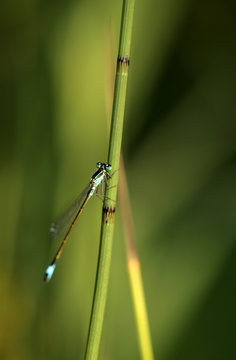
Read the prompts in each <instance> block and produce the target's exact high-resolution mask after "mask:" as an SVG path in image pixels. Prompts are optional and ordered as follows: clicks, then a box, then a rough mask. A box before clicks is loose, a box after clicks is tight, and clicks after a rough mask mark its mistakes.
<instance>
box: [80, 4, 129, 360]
mask: <svg viewBox="0 0 236 360" xmlns="http://www.w3.org/2000/svg"><path fill="white" fill-rule="evenodd" d="M134 3H135V0H124V1H123V9H122V19H121V31H120V44H119V52H118V60H117V69H116V79H115V89H114V100H113V108H112V120H111V129H110V142H109V151H108V162H109V163H110V164H111V165H112V167H113V170H115V173H114V175H113V176H112V179H111V180H110V181H109V188H106V192H105V200H104V206H103V214H102V225H101V236H100V248H99V256H98V265H97V275H96V281H95V289H94V297H93V305H92V312H91V318H90V325H89V333H88V340H87V346H86V353H85V359H86V360H90V359H93V360H94V359H97V358H98V351H99V345H100V339H101V333H102V326H103V319H104V312H105V305H106V298H107V289H108V281H109V273H110V264H111V254H112V242H113V232H114V217H115V205H116V198H117V184H118V172H119V171H118V169H119V163H120V152H121V143H122V133H123V122H124V111H125V100H126V89H127V79H128V69H129V64H130V59H129V58H130V45H131V34H132V24H133V14H134Z"/></svg>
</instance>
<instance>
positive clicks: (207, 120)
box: [0, 0, 236, 360]
mask: <svg viewBox="0 0 236 360" xmlns="http://www.w3.org/2000/svg"><path fill="white" fill-rule="evenodd" d="M121 5H122V4H121V1H112V2H109V1H105V0H104V1H36V0H31V1H30V0H23V1H20V2H19V1H14V0H13V1H9V2H5V4H4V5H3V4H2V5H1V7H2V10H1V11H0V14H1V15H0V17H1V34H2V36H1V56H0V76H1V85H2V86H1V97H0V101H1V103H0V111H1V113H0V114H1V115H0V226H1V227H0V229H1V235H0V239H1V240H0V359H1V360H3V359H7V360H15V359H17V360H28V359H30V360H31V359H57V360H60V359H71V360H73V359H82V358H83V354H84V350H85V343H86V336H87V331H88V324H89V314H90V309H91V302H92V294H93V285H94V279H95V271H96V261H97V253H98V242H99V233H100V221H101V202H100V200H98V199H96V198H95V199H92V200H91V201H90V202H89V203H88V205H87V207H86V209H85V211H84V213H83V214H82V216H81V218H80V220H79V223H78V224H77V226H76V227H75V229H74V230H73V233H72V235H71V238H70V241H69V242H68V245H67V246H66V249H65V251H64V253H63V256H62V258H61V260H60V262H59V263H58V266H57V269H56V272H55V276H54V277H53V279H52V281H51V282H50V283H49V284H45V283H43V281H42V278H43V274H44V271H45V268H46V266H47V265H48V263H49V262H50V261H51V259H52V256H53V255H54V253H55V251H56V249H57V247H58V245H59V244H58V243H56V242H52V241H50V240H49V238H48V229H49V226H50V223H51V222H52V221H53V220H54V219H55V217H57V215H58V214H60V213H61V211H62V210H63V209H65V208H66V206H67V205H69V204H70V201H71V200H73V198H75V197H76V196H77V195H78V193H79V192H80V191H81V190H82V189H83V188H84V186H85V185H86V184H87V182H88V181H89V178H90V176H91V175H92V173H93V171H94V170H95V165H96V162H97V161H106V157H107V147H108V130H107V118H108V115H107V113H108V110H107V108H108V105H107V104H108V102H109V100H108V99H109V85H108V84H109V79H110V78H109V76H110V75H109V74H111V73H112V72H114V71H115V60H114V59H115V56H116V53H117V47H118V39H119V26H120V17H121ZM235 15H236V5H235V2H234V1H233V0H227V1H225V0H224V1H223V0H215V1H212V0H206V1H203V0H201V1H190V0H189V1H187V0H185V1H184V0H181V1H178V2H177V1H175V0H165V1H164V0H160V1H154V0H152V1H151V0H149V1H142V2H141V1H136V7H135V16H134V31H133V43H132V49H131V66H130V73H129V82H128V95H127V106H126V114H125V128H124V137H123V152H124V158H125V163H126V168H127V177H128V183H129V189H130V197H131V204H132V210H133V217H134V225H135V232H136V240H137V248H138V251H139V255H140V261H141V266H142V272H143V281H144V288H145V295H146V301H147V308H148V314H149V319H150V327H151V333H152V340H153V346H154V351H155V358H156V359H162V360H179V359H181V360H185V359H186V360H189V359H191V360H195V359H196V360H197V359H201V360H205V359H208V360H209V359H214V360H217V359H224V360H225V359H227V360H231V359H235V358H236V349H235V334H236V311H235V300H236V285H235V284H236V282H235V274H236V242H235V240H236V221H235V220H236V136H235V135H236V100H235V99H236V21H235V20H236V16H235ZM111 59H113V62H112V63H111ZM138 358H139V350H138V342H137V336H136V328H135V321H134V313H133V308H132V302H131V294H130V288H129V280H128V276H127V270H126V255H125V246H124V236H123V231H122V224H121V221H120V215H119V211H118V212H117V217H116V226H115V239H114V248H113V258H112V268H111V277H110V286H109V294H108V302H107V308H106V314H105V321H104V329H103V336H102V341H101V348H100V359H103V360H106V359H122V360H123V359H138Z"/></svg>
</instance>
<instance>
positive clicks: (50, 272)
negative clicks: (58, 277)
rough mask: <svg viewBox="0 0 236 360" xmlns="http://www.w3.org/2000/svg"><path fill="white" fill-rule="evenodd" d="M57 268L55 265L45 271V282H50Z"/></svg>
mask: <svg viewBox="0 0 236 360" xmlns="http://www.w3.org/2000/svg"><path fill="white" fill-rule="evenodd" d="M55 268H56V265H55V264H53V265H49V266H48V268H47V270H46V271H45V274H44V278H43V280H44V281H45V282H48V281H49V280H51V277H52V275H53V273H54V270H55Z"/></svg>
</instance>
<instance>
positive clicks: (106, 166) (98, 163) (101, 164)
mask: <svg viewBox="0 0 236 360" xmlns="http://www.w3.org/2000/svg"><path fill="white" fill-rule="evenodd" d="M101 167H103V169H105V168H106V169H107V170H111V169H112V166H111V165H110V164H105V163H102V162H101V161H99V162H97V168H98V169H99V168H101Z"/></svg>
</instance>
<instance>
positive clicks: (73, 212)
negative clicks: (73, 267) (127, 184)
mask: <svg viewBox="0 0 236 360" xmlns="http://www.w3.org/2000/svg"><path fill="white" fill-rule="evenodd" d="M97 168H98V170H97V171H96V172H95V173H94V174H93V176H92V177H91V179H90V182H89V184H88V185H87V186H86V188H85V189H84V190H83V191H82V192H81V194H80V195H79V196H78V197H77V199H76V200H75V201H74V203H73V204H72V205H71V206H70V207H69V209H67V210H66V211H65V213H64V214H63V215H62V216H61V217H60V218H59V220H58V221H56V222H54V223H53V224H52V225H51V227H50V230H49V232H50V234H51V235H52V236H54V237H60V235H62V237H63V240H62V242H61V245H60V247H59V249H58V250H57V253H56V255H55V256H54V258H53V260H52V262H51V264H50V265H49V266H48V267H47V269H46V272H45V274H44V278H43V279H44V281H49V280H50V279H51V277H52V275H53V273H54V270H55V268H56V262H57V260H58V259H59V257H60V256H61V253H62V250H63V248H64V246H65V244H66V242H67V240H68V237H69V235H70V232H71V230H72V228H73V226H74V225H75V223H76V220H77V219H78V218H79V216H80V214H81V213H82V211H83V209H84V206H85V205H86V203H87V201H88V200H89V199H90V198H91V196H92V195H93V194H94V193H98V188H99V186H101V191H102V193H103V185H104V182H105V183H106V184H107V179H108V178H110V177H111V175H110V174H109V171H110V170H111V169H112V166H111V165H110V164H105V163H102V162H98V163H97Z"/></svg>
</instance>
